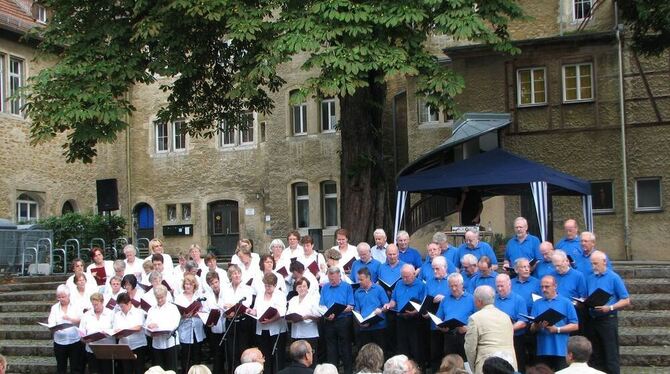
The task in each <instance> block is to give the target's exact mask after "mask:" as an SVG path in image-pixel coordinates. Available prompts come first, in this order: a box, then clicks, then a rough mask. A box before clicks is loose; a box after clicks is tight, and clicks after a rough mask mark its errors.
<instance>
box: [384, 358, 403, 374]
mask: <svg viewBox="0 0 670 374" xmlns="http://www.w3.org/2000/svg"><path fill="white" fill-rule="evenodd" d="M408 361H409V358H407V356H405V355H395V356H393V357H391V358H389V359H388V360H386V362H385V363H384V371H383V373H384V374H409V371H408V369H409V367H408V364H407V362H408Z"/></svg>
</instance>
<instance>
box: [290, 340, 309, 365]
mask: <svg viewBox="0 0 670 374" xmlns="http://www.w3.org/2000/svg"><path fill="white" fill-rule="evenodd" d="M288 353H289V356H290V357H291V360H293V361H295V362H299V363H301V364H303V365H305V366H307V367H309V366H312V362H313V361H314V356H313V354H314V353H313V352H312V346H311V345H309V343H308V342H307V340H296V341H294V342H293V343H291V346H290V347H289V348H288Z"/></svg>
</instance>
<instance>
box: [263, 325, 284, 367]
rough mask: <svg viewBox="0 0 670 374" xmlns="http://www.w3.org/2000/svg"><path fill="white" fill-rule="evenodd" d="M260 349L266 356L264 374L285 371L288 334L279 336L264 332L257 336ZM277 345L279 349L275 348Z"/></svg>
mask: <svg viewBox="0 0 670 374" xmlns="http://www.w3.org/2000/svg"><path fill="white" fill-rule="evenodd" d="M256 341H257V343H256V344H258V349H260V350H261V352H263V356H265V364H263V373H266V374H274V373H277V372H278V371H279V370H281V369H283V368H284V366H285V364H286V333H285V332H282V333H280V334H279V335H270V331H268V330H262V333H261V335H256ZM275 343H276V344H277V348H276V349H275V350H274V354H273V352H272V350H273V349H274V348H275Z"/></svg>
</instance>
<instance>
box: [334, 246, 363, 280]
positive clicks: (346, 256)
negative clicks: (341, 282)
mask: <svg viewBox="0 0 670 374" xmlns="http://www.w3.org/2000/svg"><path fill="white" fill-rule="evenodd" d="M333 249H337V251H338V252H340V254H342V258H341V259H340V262H339V263H340V265H342V266H343V267H344V265H346V264H347V263H348V262H349V261H350V260H351V259H352V258H354V259H356V260H358V259H359V257H358V249H356V247H355V246H353V245H351V244H348V245H347V250H346V251H344V252H342V251H341V250H340V247H339V246H337V245H336V246H334V247H333ZM342 274H344V273H342Z"/></svg>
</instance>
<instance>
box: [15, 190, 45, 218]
mask: <svg viewBox="0 0 670 374" xmlns="http://www.w3.org/2000/svg"><path fill="white" fill-rule="evenodd" d="M39 218H40V214H39V206H38V205H37V201H35V199H33V198H32V197H30V196H28V195H26V194H21V195H19V198H18V199H16V222H17V223H26V222H35V221H37V220H38V219H39Z"/></svg>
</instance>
